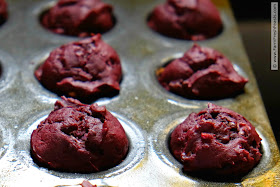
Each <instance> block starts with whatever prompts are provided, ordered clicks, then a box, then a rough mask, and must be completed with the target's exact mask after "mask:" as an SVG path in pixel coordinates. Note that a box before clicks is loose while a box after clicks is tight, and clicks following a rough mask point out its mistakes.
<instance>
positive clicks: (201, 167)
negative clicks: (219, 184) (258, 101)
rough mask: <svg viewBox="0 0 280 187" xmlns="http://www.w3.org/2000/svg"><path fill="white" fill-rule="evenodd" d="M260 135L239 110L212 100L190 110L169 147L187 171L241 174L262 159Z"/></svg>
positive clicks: (176, 130) (172, 137) (174, 133)
mask: <svg viewBox="0 0 280 187" xmlns="http://www.w3.org/2000/svg"><path fill="white" fill-rule="evenodd" d="M260 143H261V138H260V137H259V135H258V134H257V132H256V130H255V128H254V127H253V126H252V125H251V123H250V122H249V121H248V120H247V119H245V118H244V117H243V116H241V115H240V114H237V113H236V112H233V111H231V110H229V109H226V108H223V107H220V106H217V105H214V104H211V103H209V104H208V108H206V109H204V110H202V111H200V112H199V113H191V114H190V115H189V116H188V117H187V118H186V119H185V120H184V121H183V122H182V123H181V124H180V125H178V126H177V127H176V128H175V130H174V131H173V132H172V134H171V140H170V149H171V152H172V153H173V155H174V157H175V158H176V159H177V160H179V161H180V162H181V163H182V164H183V165H184V171H187V172H198V173H205V172H206V173H210V174H213V175H216V174H218V175H240V174H245V173H247V172H248V171H250V170H251V169H252V168H253V167H254V166H255V165H256V164H257V163H258V162H259V161H260V159H261V156H262V154H261V153H260Z"/></svg>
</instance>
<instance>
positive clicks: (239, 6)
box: [230, 0, 280, 146]
mask: <svg viewBox="0 0 280 187" xmlns="http://www.w3.org/2000/svg"><path fill="white" fill-rule="evenodd" d="M230 2H231V6H232V9H233V12H234V15H235V18H236V20H237V23H238V26H239V31H240V34H241V36H242V39H243V43H244V46H245V49H246V52H247V54H248V57H249V60H250V62H251V65H252V68H253V71H254V73H255V76H256V78H257V81H258V86H259V89H260V91H261V95H262V98H263V102H264V104H265V108H266V111H267V114H268V117H269V120H270V123H271V126H272V129H273V131H274V135H275V138H276V140H277V143H278V146H280V113H279V112H280V69H279V70H278V71H272V70H270V48H271V47H270V45H271V44H270V32H271V30H270V15H271V13H270V9H271V1H265V0H260V1H259V0H258V1H246V0H230ZM278 6H279V7H278V8H280V4H279V5H278ZM278 11H279V10H278ZM279 12H280V11H279ZM278 16H279V15H278ZM278 19H280V17H279V18H278ZM278 30H279V25H278ZM279 32H280V30H279ZM278 40H279V39H278ZM279 41H280V40H279ZM278 47H280V45H279V46H278ZM278 54H279V53H278ZM279 55H280V54H279ZM279 65H280V61H279Z"/></svg>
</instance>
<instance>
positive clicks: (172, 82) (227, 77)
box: [156, 44, 248, 99]
mask: <svg viewBox="0 0 280 187" xmlns="http://www.w3.org/2000/svg"><path fill="white" fill-rule="evenodd" d="M156 74H157V78H158V81H159V83H160V84H161V85H162V86H163V87H164V88H165V89H166V90H168V91H170V92H173V93H175V94H178V95H181V96H183V97H187V98H197V99H220V98H225V97H230V96H234V95H236V94H238V93H240V92H242V91H243V89H244V86H245V84H246V83H247V82H248V80H247V79H246V78H244V77H242V76H240V75H239V74H238V73H237V72H236V71H235V70H234V68H233V66H232V64H231V62H230V61H229V60H228V59H227V58H226V57H225V56H224V55H223V54H221V53H220V52H218V51H216V50H214V49H211V48H206V47H200V46H199V45H197V44H195V45H193V47H192V48H191V49H189V50H188V51H186V52H185V54H184V55H183V57H181V58H178V59H175V60H173V61H172V62H170V63H169V64H167V66H166V67H163V68H160V69H159V70H157V72H156Z"/></svg>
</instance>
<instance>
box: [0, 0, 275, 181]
mask: <svg viewBox="0 0 280 187" xmlns="http://www.w3.org/2000/svg"><path fill="white" fill-rule="evenodd" d="M7 2H8V4H9V19H8V21H7V22H6V23H5V24H4V25H2V26H1V27H0V41H1V42H0V63H1V69H2V75H1V78H0V94H1V97H0V111H1V113H0V185H1V186H41V187H42V186H79V184H81V183H82V181H83V180H89V181H90V182H91V183H92V184H97V185H98V186H120V187H131V186H135V187H138V186H139V187H140V186H141V187H143V186H144V187H150V186H151V187H154V186H159V187H162V186H176V187H177V186H278V185H279V183H280V179H279V176H280V171H279V168H280V164H279V151H278V147H277V144H276V142H275V139H274V135H273V132H272V129H271V127H270V124H269V121H268V118H267V115H266V112H265V109H264V105H263V102H262V99H261V97H260V93H259V90H258V86H257V83H256V80H255V77H254V75H253V73H252V69H251V67H250V63H249V62H248V58H247V55H246V53H245V50H244V47H243V45H242V41H241V39H240V36H239V33H238V28H237V25H236V22H235V20H234V17H233V15H232V12H231V8H230V5H229V3H228V1H222V0H215V1H214V3H215V4H216V6H217V7H218V9H219V11H220V14H221V17H222V21H223V25H224V28H223V31H222V32H221V34H219V35H218V36H216V37H214V38H211V39H208V40H204V41H199V42H197V43H198V44H199V45H201V46H206V47H212V48H214V49H216V50H218V51H220V52H222V53H223V54H224V55H225V56H227V57H228V58H229V59H230V60H231V61H232V63H233V65H234V67H235V69H236V70H237V71H238V73H240V74H241V75H243V76H244V77H246V78H248V79H249V83H248V84H247V85H246V86H245V93H242V94H240V95H238V96H237V97H235V98H230V99H221V100H214V101H210V100H209V101H210V102H213V103H215V104H218V105H221V106H224V107H227V108H229V109H232V110H234V111H236V112H238V113H240V114H241V115H243V116H244V117H246V118H247V119H248V120H249V121H250V122H251V123H252V124H253V125H254V126H255V127H256V130H257V131H258V133H259V135H260V136H261V138H262V152H263V157H262V159H261V162H260V163H259V164H258V165H257V166H256V167H255V168H254V169H253V170H252V171H251V172H250V173H248V175H246V176H244V177H243V178H241V179H235V178H232V179H226V180H224V179H220V178H216V179H214V178H207V177H195V176H190V175H188V174H186V173H183V172H182V165H181V164H180V163H179V162H178V161H176V160H175V159H174V158H173V156H172V155H171V153H170V152H169V150H168V143H167V142H168V137H169V135H170V133H171V131H172V130H173V129H174V128H175V126H176V125H178V124H179V123H180V122H182V120H183V119H185V118H186V117H187V116H188V115H189V114H190V113H191V112H198V111H200V110H201V109H203V108H205V107H206V106H207V102H209V101H205V100H204V101H200V100H191V99H185V98H182V97H179V96H177V95H174V94H172V93H169V92H167V91H165V90H164V89H163V88H162V87H161V86H160V85H159V84H158V82H157V80H156V76H155V71H156V69H157V68H158V67H160V66H162V65H163V64H165V63H166V62H168V61H169V60H170V59H172V58H175V57H179V56H181V55H182V54H183V53H184V52H185V51H186V50H187V49H189V48H190V47H191V46H192V44H193V42H192V41H186V40H178V39H171V38H167V37H164V36H161V35H159V34H157V33H155V32H153V31H151V30H150V29H149V27H148V26H147V25H146V20H147V17H148V15H149V13H150V12H151V10H152V9H153V8H154V6H155V5H157V4H159V3H162V2H163V1H148V0H133V1H125V0H118V1H109V0H106V1H105V0H104V2H107V3H110V4H112V5H113V6H114V15H115V17H116V20H117V23H116V25H115V27H114V28H113V29H112V30H111V31H109V32H107V33H105V34H103V40H104V41H105V42H107V43H108V44H109V45H111V46H112V47H113V48H115V50H116V51H117V52H118V54H119V56H120V58H121V61H122V67H123V72H124V76H123V80H122V82H121V91H120V94H119V95H117V96H115V97H113V98H105V99H99V100H98V101H97V103H98V104H100V105H105V106H106V107H107V109H108V110H109V111H110V112H112V113H113V114H114V115H115V116H116V117H117V118H118V119H119V120H120V122H121V124H122V125H123V127H124V129H125V131H126V134H127V136H128V138H129V141H130V149H129V153H128V155H127V157H126V159H125V160H124V161H123V162H122V163H121V164H120V165H118V166H116V167H114V168H111V169H109V170H106V171H102V172H98V173H92V174H77V173H65V172H58V171H53V170H49V169H46V168H43V167H39V166H38V165H36V163H34V162H33V160H32V158H31V156H30V143H29V141H30V135H31V133H32V131H33V130H34V129H35V128H36V127H37V125H38V123H39V122H40V121H41V120H42V119H44V118H46V116H47V115H48V114H49V112H50V111H51V110H53V104H54V102H55V101H56V100H57V99H60V98H59V97H58V96H57V95H56V94H54V93H51V92H49V91H48V90H46V89H45V88H44V87H42V86H41V85H40V84H39V82H38V81H37V80H36V79H35V77H34V70H35V69H36V68H37V67H38V65H39V64H41V63H42V62H43V61H44V59H46V57H47V56H48V54H49V53H50V51H51V50H53V49H54V48H56V47H59V46H60V45H62V44H65V43H67V42H70V41H76V40H79V38H77V37H68V36H62V35H57V34H53V33H51V32H49V31H47V30H45V29H44V28H43V27H42V26H41V25H40V24H39V16H40V14H41V13H42V12H43V11H44V10H46V9H47V8H48V7H50V6H52V5H53V4H54V3H55V2H54V1H47V0H41V1H39V0H25V1H23V0H7Z"/></svg>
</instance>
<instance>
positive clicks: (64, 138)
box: [31, 97, 129, 173]
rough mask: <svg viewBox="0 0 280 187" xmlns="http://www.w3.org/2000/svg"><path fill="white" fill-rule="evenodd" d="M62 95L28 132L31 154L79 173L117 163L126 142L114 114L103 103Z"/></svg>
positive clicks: (45, 161) (120, 159)
mask: <svg viewBox="0 0 280 187" xmlns="http://www.w3.org/2000/svg"><path fill="white" fill-rule="evenodd" d="M62 99H63V100H62V101H57V102H56V103H55V108H54V111H52V112H51V113H50V114H49V116H48V117H47V118H46V119H45V120H44V121H42V122H41V123H40V124H39V125H38V127H37V129H35V130H34V131H33V133H32V135H31V153H32V156H33V158H34V159H35V160H36V161H37V162H39V163H40V164H42V165H45V166H47V167H49V168H51V169H56V170H60V171H68V172H80V173H90V172H97V171H101V170H106V169H108V168H111V167H114V166H116V165H117V164H119V163H120V162H121V161H122V160H123V159H124V158H125V156H126V154H127V151H128V146H129V143H128V139H127V137H126V134H125V131H124V129H123V127H122V125H121V124H120V122H119V121H118V120H117V118H115V117H114V116H113V115H112V114H111V113H110V112H109V111H107V110H106V108H105V107H103V106H98V105H97V104H92V105H85V104H82V103H80V102H79V101H78V100H75V99H72V98H69V99H66V98H65V97H62Z"/></svg>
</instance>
